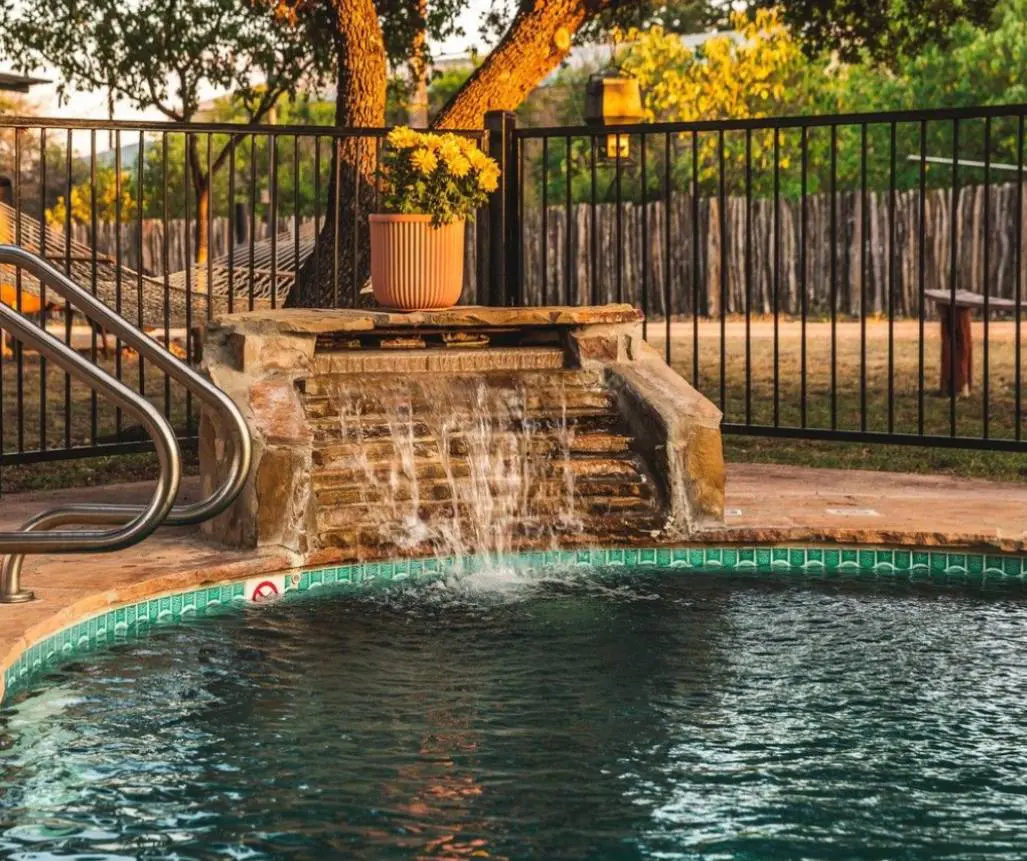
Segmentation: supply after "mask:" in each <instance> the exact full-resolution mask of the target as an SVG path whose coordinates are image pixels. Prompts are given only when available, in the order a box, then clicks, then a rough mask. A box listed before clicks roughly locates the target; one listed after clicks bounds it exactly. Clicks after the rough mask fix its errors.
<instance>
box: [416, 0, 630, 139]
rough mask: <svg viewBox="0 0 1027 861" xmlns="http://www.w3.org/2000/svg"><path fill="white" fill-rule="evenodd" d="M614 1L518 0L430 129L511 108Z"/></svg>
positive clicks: (478, 121)
mask: <svg viewBox="0 0 1027 861" xmlns="http://www.w3.org/2000/svg"><path fill="white" fill-rule="evenodd" d="M614 5H615V0H535V2H533V0H523V2H522V4H521V7H520V9H519V10H518V12H517V15H516V16H515V17H514V20H513V21H512V22H511V24H510V27H509V28H508V29H507V31H506V33H505V34H504V35H503V38H502V39H501V40H500V42H499V44H498V45H496V47H495V48H493V50H492V52H491V53H490V54H489V55H488V57H486V58H485V62H484V63H482V64H481V65H480V66H479V67H478V68H477V69H475V70H474V73H473V74H472V75H471V77H470V78H468V79H467V81H466V82H465V83H464V85H463V86H462V87H461V88H460V89H459V90H458V91H457V92H456V93H455V94H454V95H453V97H452V98H451V99H450V100H449V101H448V102H447V103H446V105H445V106H444V107H443V108H442V110H441V111H439V114H438V116H437V117H435V120H434V121H433V122H432V126H433V127H435V128H468V129H469V128H481V127H482V126H483V125H484V124H485V112H486V111H512V110H514V109H515V108H516V107H517V106H518V105H520V104H521V102H522V101H524V98H525V96H527V95H528V93H530V92H531V91H532V90H533V89H534V88H535V87H536V86H537V85H538V83H539V82H540V81H542V80H543V79H544V78H545V77H546V75H548V74H549V73H550V72H551V71H553V69H555V68H556V67H557V66H558V65H559V64H560V61H561V60H563V58H564V57H566V56H567V53H568V52H569V51H570V47H571V40H572V37H573V36H574V34H575V33H576V32H577V30H578V29H579V28H580V27H581V25H582V24H584V23H585V22H586V21H588V20H589V19H590V18H592V17H593V16H595V15H597V14H598V13H600V12H602V11H604V10H605V9H608V8H610V7H612V6H614Z"/></svg>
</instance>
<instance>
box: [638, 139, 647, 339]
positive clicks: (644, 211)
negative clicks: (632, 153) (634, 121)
mask: <svg viewBox="0 0 1027 861" xmlns="http://www.w3.org/2000/svg"><path fill="white" fill-rule="evenodd" d="M639 138H640V141H639V158H640V159H641V160H642V171H641V173H642V177H641V179H642V255H641V256H642V338H643V340H646V341H648V340H649V200H648V195H647V193H646V185H647V182H648V175H647V173H646V161H647V154H646V146H645V143H646V136H645V132H643V133H642V134H641V135H639Z"/></svg>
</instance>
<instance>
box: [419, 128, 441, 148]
mask: <svg viewBox="0 0 1027 861" xmlns="http://www.w3.org/2000/svg"><path fill="white" fill-rule="evenodd" d="M417 137H418V139H419V140H418V143H420V144H421V146H423V147H424V148H425V149H429V150H432V151H433V152H434V151H435V150H437V149H438V148H439V147H440V146H442V136H441V135H437V134H432V133H431V132H423V133H422V134H419V135H417Z"/></svg>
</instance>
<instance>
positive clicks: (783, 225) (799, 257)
mask: <svg viewBox="0 0 1027 861" xmlns="http://www.w3.org/2000/svg"><path fill="white" fill-rule="evenodd" d="M985 194H986V192H985V187H984V186H982V185H969V186H966V187H964V188H962V189H961V190H960V191H959V192H958V195H957V201H956V207H955V208H956V212H955V222H956V223H955V228H956V235H957V241H956V278H955V280H956V287H957V289H962V290H971V291H973V292H976V293H980V292H983V291H984V290H985V288H986V287H987V289H988V290H989V291H990V293H991V295H993V296H1003V297H1013V296H1014V295H1015V291H1016V267H1017V265H1018V264H1019V265H1020V266H1021V267H1023V265H1024V260H1023V258H1024V254H1023V253H1022V249H1023V248H1024V227H1023V224H1022V221H1023V219H1022V218H1021V219H1018V217H1017V185H1016V184H1015V183H1006V184H1001V185H992V186H991V187H990V195H989V198H988V203H989V208H990V211H989V212H988V213H987V215H986V213H985ZM1024 201H1027V195H1025V197H1024ZM724 204H725V205H724V207H723V208H724V212H723V213H721V201H720V199H719V198H716V197H713V198H709V197H707V198H701V199H699V200H698V202H697V206H694V204H693V200H692V198H691V196H690V195H687V194H675V195H673V196H672V198H671V203H670V230H669V234H668V231H667V224H666V211H667V207H666V204H665V203H664V202H663V201H662V200H661V201H659V202H652V203H649V204H647V205H646V207H645V212H646V220H647V223H646V224H644V225H643V207H642V205H641V204H634V203H622V204H621V207H620V209H621V211H620V225H621V226H620V231H619V234H618V228H617V222H618V213H617V204H613V203H607V204H599V205H597V206H596V207H595V233H594V236H593V225H592V218H593V215H592V207H591V206H590V205H588V204H578V205H576V206H574V207H572V209H571V216H570V220H571V235H570V245H569V249H568V241H567V240H568V237H567V217H566V216H567V210H566V209H565V208H563V207H557V206H553V207H549V208H548V210H547V216H546V219H545V220H546V234H547V235H546V237H545V262H544V263H543V234H542V213H541V210H540V209H539V208H535V209H529V210H526V211H525V212H524V222H523V234H522V235H523V250H522V254H523V266H524V288H525V292H524V299H525V301H526V302H527V303H529V304H543V302H548V303H555V302H558V301H561V302H562V301H565V299H569V301H570V302H572V303H584V302H589V301H599V302H608V301H616V300H618V299H620V300H621V301H625V302H631V303H633V304H636V305H639V306H642V305H644V304H646V303H644V302H643V280H644V279H643V267H644V266H648V267H649V268H648V272H647V273H646V277H647V280H648V285H647V293H648V303H647V304H648V309H649V313H650V316H653V317H660V316H664V315H665V313H666V310H667V304H668V303H667V293H668V291H667V274H668V271H669V275H670V289H669V294H670V296H669V305H670V310H671V313H672V314H691V313H692V311H693V309H695V308H698V311H699V313H700V314H708V315H711V316H715V315H717V314H718V313H719V310H720V305H721V291H722V287H723V288H725V291H726V300H727V302H726V304H727V311H728V313H733V314H738V313H744V311H745V309H746V284H747V283H748V284H749V285H750V296H751V304H750V308H751V311H752V313H754V314H768V313H772V312H773V310H774V288H775V283H776V285H777V295H778V308H779V310H780V311H781V312H782V313H786V314H799V313H800V312H801V310H802V298H801V297H802V292H803V279H802V270H803V258H804V257H805V291H806V297H807V309H808V312H809V313H810V314H811V315H814V316H816V315H827V314H830V312H831V306H832V301H831V297H832V293H833V294H834V295H835V297H836V302H835V307H836V308H837V311H838V313H841V314H853V315H858V314H859V313H860V310H861V304H862V303H861V297H862V296H863V295H864V294H865V296H866V313H868V314H875V313H876V314H885V313H887V312H888V296H889V285H890V284H892V285H894V289H893V292H892V296H893V308H894V312H895V314H896V316H914V315H917V314H918V313H919V301H918V300H919V295H920V277H921V276H920V273H921V269H922V273H923V286H924V289H928V290H930V289H949V288H950V286H951V270H950V263H951V260H952V257H951V252H952V243H951V229H952V226H953V224H952V218H953V216H952V208H953V207H952V192H951V189H934V190H929V191H927V192H926V193H925V197H924V206H923V230H922V235H923V243H922V247H923V261H922V267H921V259H920V251H921V242H920V235H921V225H920V199H919V192H918V191H917V190H912V191H902V192H896V193H895V196H894V204H893V205H892V203H891V201H890V199H889V195H888V193H887V192H885V193H881V192H873V193H870V192H868V193H867V195H866V207H865V214H864V211H863V209H864V208H863V206H862V196H861V194H860V193H859V192H846V193H838V194H836V195H834V209H835V212H834V230H833V231H832V215H831V208H832V197H831V195H827V194H819V195H811V196H809V197H807V198H806V202H805V227H804V228H803V216H802V212H803V209H802V205H801V203H800V201H798V200H793V199H788V200H786V199H781V200H779V201H778V203H777V207H776V209H777V219H776V221H777V229H776V230H775V205H774V201H773V199H767V198H761V199H753V200H752V202H751V210H750V215H749V218H748V230H747V218H746V200H745V198H744V197H728V198H726V199H725V201H724ZM1021 205H1023V204H1021ZM694 209H697V211H698V217H697V218H695V217H693V210H694ZM1023 211H1024V212H1027V210H1023ZM893 213H894V215H893ZM986 221H987V224H986ZM1018 224H1019V235H1017V228H1018ZM643 228H644V229H643ZM643 233H645V234H647V238H648V243H647V244H643ZM803 233H805V243H803V241H802V237H803ZM775 247H776V248H778V249H779V254H777V255H775ZM803 247H804V248H805V253H803V250H802V249H803ZM618 249H619V250H618ZM832 249H833V251H834V273H833V277H832V260H831V257H832ZM986 255H987V257H988V261H987V263H988V273H987V276H986V275H985V272H984V265H985V256H986ZM568 260H569V261H570V268H569V272H568V270H567V261H568ZM593 264H594V265H593ZM543 266H545V270H543ZM775 270H776V272H775ZM618 273H620V277H619V285H620V294H619V296H618ZM864 273H865V277H864ZM1021 277H1023V272H1022V271H1021ZM722 281H723V282H725V283H722ZM1021 283H1022V285H1023V286H1022V293H1023V295H1024V296H1027V281H1022V282H1021ZM832 285H834V286H833V287H832ZM543 290H545V292H544V293H543ZM927 310H928V311H930V310H931V309H930V307H928V309H927Z"/></svg>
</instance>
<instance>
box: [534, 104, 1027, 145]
mask: <svg viewBox="0 0 1027 861" xmlns="http://www.w3.org/2000/svg"><path fill="white" fill-rule="evenodd" d="M1024 115H1027V104H1024V103H1019V104H1009V105H979V106H974V107H964V108H929V109H923V110H898V111H874V112H870V113H850V114H811V115H809V116H787V117H756V118H749V119H729V120H692V121H688V122H662V123H634V124H627V125H613V124H611V125H604V126H586V125H578V126H538V127H533V128H518V129H516V130H515V134H516V136H517V137H518V138H544V137H602V136H604V135H609V134H636V135H637V134H667V133H671V134H673V133H675V132H717V131H745V130H746V129H784V128H811V127H823V126H850V125H863V124H867V125H872V124H877V123H913V122H921V121H923V122H938V121H945V120H949V121H951V120H974V119H984V118H986V117H1020V116H1024Z"/></svg>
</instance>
